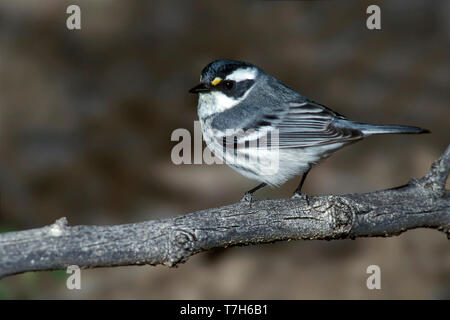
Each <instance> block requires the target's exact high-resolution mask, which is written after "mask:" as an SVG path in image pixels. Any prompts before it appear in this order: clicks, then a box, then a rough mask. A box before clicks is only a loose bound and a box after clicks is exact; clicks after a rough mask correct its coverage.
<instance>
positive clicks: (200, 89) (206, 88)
mask: <svg viewBox="0 0 450 320" xmlns="http://www.w3.org/2000/svg"><path fill="white" fill-rule="evenodd" d="M209 91H211V88H210V87H209V86H208V85H206V84H205V83H200V84H199V85H198V86H195V87H193V88H192V89H191V90H189V93H201V92H209Z"/></svg>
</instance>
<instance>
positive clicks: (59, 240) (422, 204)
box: [0, 146, 450, 278]
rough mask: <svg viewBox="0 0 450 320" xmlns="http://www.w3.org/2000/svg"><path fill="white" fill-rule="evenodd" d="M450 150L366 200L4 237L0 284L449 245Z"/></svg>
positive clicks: (282, 203)
mask: <svg viewBox="0 0 450 320" xmlns="http://www.w3.org/2000/svg"><path fill="white" fill-rule="evenodd" d="M449 171H450V146H449V147H447V150H446V151H445V153H444V154H443V155H442V156H441V158H440V159H438V160H437V161H435V162H434V163H433V165H432V166H431V169H430V171H429V172H428V174H427V175H426V176H424V177H423V178H421V179H413V180H411V181H410V182H409V183H408V184H406V185H404V186H401V187H397V188H394V189H388V190H382V191H376V192H371V193H365V194H349V195H342V196H336V195H328V196H314V197H306V196H304V197H303V198H295V199H276V200H260V201H253V202H251V203H249V202H245V201H241V202H239V203H235V204H232V205H229V206H225V207H220V208H214V209H207V210H202V211H198V212H194V213H190V214H186V215H182V216H175V217H171V218H167V219H160V220H153V221H147V222H141V223H135V224H125V225H117V226H73V227H69V226H68V225H67V220H66V218H62V219H59V220H57V221H56V222H55V223H54V224H52V225H49V226H46V227H43V228H39V229H32V230H27V231H19V232H10V233H4V234H0V278H1V277H4V276H7V275H12V274H17V273H22V272H26V271H37V270H55V269H65V268H66V267H67V266H69V265H78V266H80V267H81V268H94V267H107V266H123V265H141V264H150V265H157V264H164V265H168V266H175V265H176V264H178V263H181V262H185V261H186V260H187V259H188V258H189V257H190V256H191V255H194V254H196V253H199V252H202V251H206V250H209V249H211V248H216V247H228V246H235V245H249V244H258V243H267V242H274V241H281V240H291V239H292V240H294V239H346V238H352V239H354V238H357V237H377V236H384V237H389V236H394V235H398V234H400V233H402V232H404V231H406V230H410V229H414V228H433V229H436V230H439V231H442V232H444V233H445V234H446V235H447V237H450V231H449V230H450V192H449V191H448V190H446V189H445V183H446V180H447V177H448V175H449Z"/></svg>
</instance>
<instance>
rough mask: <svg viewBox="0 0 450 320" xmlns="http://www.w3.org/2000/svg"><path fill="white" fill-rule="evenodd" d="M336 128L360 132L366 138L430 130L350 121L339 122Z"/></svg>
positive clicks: (428, 131)
mask: <svg viewBox="0 0 450 320" xmlns="http://www.w3.org/2000/svg"><path fill="white" fill-rule="evenodd" d="M338 126H343V127H346V128H353V129H357V130H360V131H361V132H362V133H363V134H364V135H367V136H370V135H373V134H389V133H430V130H427V129H423V128H419V127H412V126H398V125H391V124H368V123H360V122H354V121H350V120H339V121H338Z"/></svg>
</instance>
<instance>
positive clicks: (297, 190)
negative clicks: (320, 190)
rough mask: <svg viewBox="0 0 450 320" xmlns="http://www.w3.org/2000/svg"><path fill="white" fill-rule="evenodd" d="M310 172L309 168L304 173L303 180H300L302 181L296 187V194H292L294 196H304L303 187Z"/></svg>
mask: <svg viewBox="0 0 450 320" xmlns="http://www.w3.org/2000/svg"><path fill="white" fill-rule="evenodd" d="M308 172H309V170H308V171H306V172H305V173H303V176H302V180H300V183H299V185H298V187H297V189H295V192H294V195H293V196H292V197H293V198H299V197H303V194H302V187H303V184H304V183H305V180H306V176H307V175H308ZM305 196H306V195H305Z"/></svg>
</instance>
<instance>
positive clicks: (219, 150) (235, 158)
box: [201, 121, 344, 186]
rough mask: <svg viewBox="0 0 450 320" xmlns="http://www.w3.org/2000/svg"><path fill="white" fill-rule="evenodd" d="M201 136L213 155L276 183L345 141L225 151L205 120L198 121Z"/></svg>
mask: <svg viewBox="0 0 450 320" xmlns="http://www.w3.org/2000/svg"><path fill="white" fill-rule="evenodd" d="M201 126H202V133H203V138H204V139H205V142H206V144H207V146H208V148H209V149H210V150H211V151H212V152H213V153H214V155H215V156H216V157H217V158H219V159H220V160H222V162H223V163H226V164H227V165H228V166H230V167H231V168H232V169H234V170H236V171H237V172H239V173H240V174H242V175H244V176H246V177H247V178H250V179H253V180H257V181H260V182H265V183H267V184H269V185H272V186H279V185H282V184H283V183H285V182H286V181H288V180H289V179H291V178H293V177H295V176H298V175H300V174H302V173H304V172H306V171H308V170H309V169H310V168H311V165H313V164H315V163H317V162H319V161H320V160H322V159H323V158H326V157H328V156H329V155H331V154H332V153H333V152H334V151H336V150H337V149H339V148H341V147H342V146H343V145H344V143H333V144H327V145H322V146H310V147H303V148H292V149H283V148H280V149H278V148H237V149H234V150H233V149H232V150H229V149H227V150H226V151H225V152H224V148H223V145H222V144H220V143H218V142H217V141H218V140H217V139H216V138H217V137H216V136H215V135H214V132H213V130H212V129H211V127H210V126H209V124H208V123H207V122H204V121H201Z"/></svg>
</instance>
